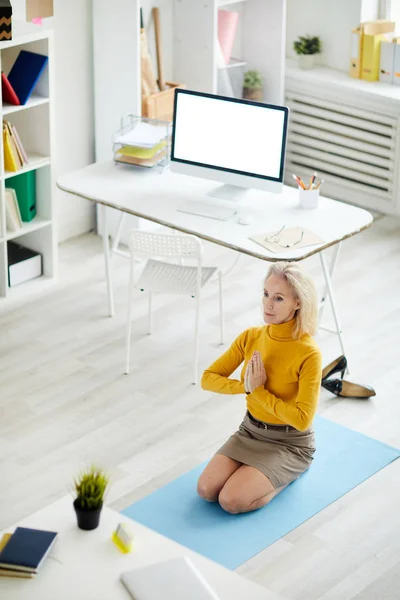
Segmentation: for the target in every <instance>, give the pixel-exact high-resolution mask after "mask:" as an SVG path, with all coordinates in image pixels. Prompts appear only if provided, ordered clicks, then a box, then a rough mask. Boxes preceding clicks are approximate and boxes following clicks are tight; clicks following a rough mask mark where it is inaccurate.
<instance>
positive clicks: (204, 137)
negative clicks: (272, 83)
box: [174, 94, 285, 179]
mask: <svg viewBox="0 0 400 600" xmlns="http://www.w3.org/2000/svg"><path fill="white" fill-rule="evenodd" d="M284 121H285V114H284V111H283V110H279V109H278V110H277V109H273V108H266V107H262V106H257V105H256V104H242V103H239V102H231V101H226V100H221V99H217V98H210V97H203V96H196V95H192V94H178V97H177V110H176V117H175V131H174V135H175V144H174V157H175V158H177V159H182V160H187V161H190V162H195V163H202V164H204V165H207V166H208V165H209V166H218V167H222V168H224V169H233V170H235V171H244V172H245V173H253V174H256V175H263V176H267V177H272V178H276V179H279V174H280V166H281V154H282V145H283V130H284Z"/></svg>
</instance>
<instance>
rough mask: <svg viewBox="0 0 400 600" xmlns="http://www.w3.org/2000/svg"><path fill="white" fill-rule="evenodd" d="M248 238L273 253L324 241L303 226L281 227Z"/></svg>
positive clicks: (314, 244) (297, 248) (298, 248)
mask: <svg viewBox="0 0 400 600" xmlns="http://www.w3.org/2000/svg"><path fill="white" fill-rule="evenodd" d="M249 239H250V240H252V241H253V242H256V244H260V246H263V247H264V248H266V249H267V250H269V251H270V252H273V253H274V254H281V253H283V252H290V251H292V250H300V248H305V247H306V246H316V245H317V244H322V243H324V241H325V240H323V239H322V238H321V237H320V236H319V235H317V234H316V233H314V232H313V231H310V230H309V229H306V228H305V227H287V228H286V227H282V228H280V229H279V230H277V229H275V231H267V232H266V233H261V234H259V235H253V236H251V237H249Z"/></svg>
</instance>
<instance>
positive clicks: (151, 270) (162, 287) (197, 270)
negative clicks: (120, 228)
mask: <svg viewBox="0 0 400 600" xmlns="http://www.w3.org/2000/svg"><path fill="white" fill-rule="evenodd" d="M129 246H130V275H129V293H128V321H127V328H126V355H125V359H126V360H125V373H126V374H128V373H129V364H130V347H131V324H132V299H133V298H132V297H133V290H134V288H135V287H136V288H139V289H141V290H143V291H144V290H146V291H147V292H148V294H149V317H148V319H149V320H148V327H149V333H151V331H152V312H151V303H152V294H153V292H164V293H167V294H188V295H190V296H192V297H193V296H194V297H195V299H196V314H195V347H194V360H193V383H197V368H198V358H199V321H200V294H201V290H202V288H203V287H204V286H205V285H206V284H207V283H208V282H209V281H210V279H211V277H212V276H213V275H217V277H218V283H219V311H220V334H221V344H223V336H224V324H223V304H222V275H221V271H220V270H219V269H218V267H203V265H202V257H203V248H202V245H201V241H200V240H199V239H198V238H197V237H195V236H194V235H188V234H180V233H178V234H176V233H175V234H170V233H154V232H151V231H143V230H141V229H134V230H132V231H131V234H130V240H129ZM138 257H142V258H147V261H146V264H145V266H144V268H143V271H142V272H141V274H140V276H139V278H138V279H137V281H135V259H136V258H138ZM161 258H166V259H169V261H171V259H175V260H176V259H178V260H179V259H180V262H179V263H174V262H167V261H163V260H160V259H161ZM182 259H191V260H192V261H193V262H194V264H193V265H186V264H182Z"/></svg>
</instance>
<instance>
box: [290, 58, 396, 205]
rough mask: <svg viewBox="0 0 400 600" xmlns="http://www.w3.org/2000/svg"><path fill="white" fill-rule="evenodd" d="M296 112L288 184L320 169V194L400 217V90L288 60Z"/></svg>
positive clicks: (293, 111) (292, 120)
mask: <svg viewBox="0 0 400 600" xmlns="http://www.w3.org/2000/svg"><path fill="white" fill-rule="evenodd" d="M285 103H286V104H287V105H288V106H289V108H290V116H289V132H288V141H287V155H286V156H287V160H286V171H285V183H286V184H288V185H293V184H294V181H293V178H292V173H295V174H296V175H298V176H300V177H302V178H303V177H304V178H305V179H306V180H308V179H309V177H310V176H311V174H312V172H313V171H314V170H316V171H317V172H318V175H319V176H320V177H321V178H322V179H323V180H324V184H323V186H322V187H321V193H322V194H323V195H325V196H328V197H330V198H335V199H337V200H342V201H344V202H350V203H352V204H356V205H358V206H362V207H363V208H367V209H372V210H377V211H379V212H382V213H386V214H397V215H398V214H400V178H399V169H398V160H399V156H400V136H399V131H400V88H399V87H398V86H395V85H391V84H386V83H381V82H378V81H377V82H368V81H363V80H361V79H353V78H351V77H349V76H348V75H347V73H342V72H340V71H336V70H334V69H328V68H326V67H317V68H315V69H313V70H310V71H304V70H302V69H299V67H298V65H297V64H296V63H295V62H294V61H291V60H290V61H288V64H287V69H286V89H285Z"/></svg>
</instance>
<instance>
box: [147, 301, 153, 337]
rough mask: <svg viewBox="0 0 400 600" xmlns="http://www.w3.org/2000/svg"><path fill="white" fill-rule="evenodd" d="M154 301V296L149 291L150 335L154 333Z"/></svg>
mask: <svg viewBox="0 0 400 600" xmlns="http://www.w3.org/2000/svg"><path fill="white" fill-rule="evenodd" d="M152 299H153V294H152V293H151V290H149V319H148V333H149V334H151V333H153V312H152Z"/></svg>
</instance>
